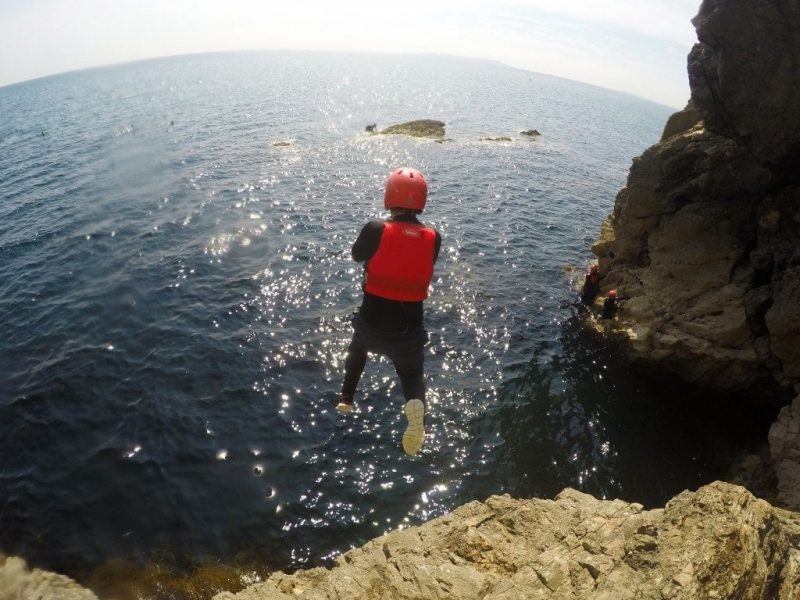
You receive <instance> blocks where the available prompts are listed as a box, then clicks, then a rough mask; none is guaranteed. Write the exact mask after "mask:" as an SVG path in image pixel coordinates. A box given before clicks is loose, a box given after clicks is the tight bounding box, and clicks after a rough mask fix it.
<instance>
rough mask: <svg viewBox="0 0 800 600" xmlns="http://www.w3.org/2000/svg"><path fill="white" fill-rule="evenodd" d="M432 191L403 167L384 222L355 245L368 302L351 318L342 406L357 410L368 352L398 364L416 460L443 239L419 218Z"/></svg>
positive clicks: (391, 184)
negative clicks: (432, 296)
mask: <svg viewBox="0 0 800 600" xmlns="http://www.w3.org/2000/svg"><path fill="white" fill-rule="evenodd" d="M427 199H428V184H427V182H426V181H425V176H424V175H423V174H422V173H421V172H420V171H418V170H416V169H412V168H408V167H402V168H399V169H395V170H394V171H392V172H391V173H390V174H389V178H388V179H387V181H386V189H385V192H384V196H383V205H384V208H385V209H386V210H388V211H390V216H389V218H388V219H386V220H385V221H370V222H369V223H367V224H366V225H365V226H364V227H363V229H362V230H361V233H359V235H358V238H357V239H356V241H355V243H354V244H353V249H352V256H353V260H355V261H358V262H363V263H364V283H363V291H364V296H363V300H362V303H361V306H360V307H359V309H358V312H357V313H356V315H355V316H354V317H353V338H352V340H351V342H350V345H349V347H348V348H347V356H346V358H345V374H344V382H343V384H342V393H341V396H340V397H339V400H338V403H337V405H336V408H337V410H339V411H341V412H350V411H351V410H352V409H353V405H354V402H353V396H354V394H355V391H356V387H357V385H358V381H359V379H360V378H361V374H362V372H363V371H364V366H365V365H366V362H367V353H368V352H372V353H375V354H383V355H385V356H387V357H388V358H389V360H391V361H392V364H393V365H394V368H395V370H396V371H397V375H398V376H399V377H400V383H401V385H402V388H403V396H404V397H405V401H406V404H405V415H406V419H407V420H408V426H407V428H406V431H405V433H404V434H403V450H405V452H406V454H412V455H413V454H416V453H417V452H419V451H420V450H421V449H422V446H423V444H424V442H425V424H424V418H425V382H424V370H423V366H424V356H425V354H424V346H425V344H426V342H427V341H428V334H427V332H426V331H425V327H424V326H423V306H422V304H423V301H424V300H425V299H426V298H427V297H428V286H429V285H430V282H431V278H432V277H433V266H434V264H435V263H436V259H437V258H438V256H439V249H440V248H441V245H442V238H441V235H440V234H439V232H437V231H436V230H435V229H433V228H431V227H427V226H426V225H424V224H423V223H421V222H420V221H419V219H418V218H417V217H418V215H419V214H420V213H422V211H423V210H424V209H425V204H426V202H427Z"/></svg>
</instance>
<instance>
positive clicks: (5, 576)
mask: <svg viewBox="0 0 800 600" xmlns="http://www.w3.org/2000/svg"><path fill="white" fill-rule="evenodd" d="M0 599H2V600H97V596H95V595H94V594H93V593H92V592H90V591H89V590H87V589H86V588H84V587H81V586H80V585H78V584H77V583H75V581H73V580H72V579H70V578H69V577H66V576H64V575H59V574H57V573H51V572H49V571H42V570H41V569H32V570H31V569H28V567H27V565H26V564H25V561H24V560H22V559H21V558H16V557H5V556H2V555H0Z"/></svg>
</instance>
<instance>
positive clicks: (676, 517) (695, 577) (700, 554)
mask: <svg viewBox="0 0 800 600" xmlns="http://www.w3.org/2000/svg"><path fill="white" fill-rule="evenodd" d="M799 595H800V515H798V514H796V513H790V512H788V511H782V510H780V509H775V508H773V507H772V506H770V505H769V504H768V503H767V502H765V501H763V500H757V499H756V498H754V497H753V496H752V495H751V494H750V493H748V492H747V491H746V490H745V489H744V488H741V487H738V486H734V485H730V484H725V483H721V482H716V483H713V484H710V485H707V486H705V487H703V488H700V489H699V490H698V491H696V492H683V493H681V494H679V495H678V496H676V497H675V498H673V499H672V500H671V501H670V502H669V503H668V504H667V505H666V507H665V508H663V509H655V510H644V509H643V507H642V506H641V505H639V504H635V503H627V502H622V501H621V500H613V501H608V500H597V499H595V498H593V497H592V496H589V495H587V494H583V493H581V492H577V491H575V490H572V489H566V490H564V491H563V492H561V494H559V495H558V496H557V497H556V499H555V500H538V499H531V500H514V499H512V498H510V497H509V496H492V497H490V498H489V499H488V500H486V502H485V503H484V502H470V503H468V504H466V505H464V506H461V507H460V508H458V509H456V510H455V511H453V512H452V513H450V514H448V515H445V516H442V517H439V518H437V519H433V520H432V521H430V522H428V523H426V524H424V525H422V526H420V527H411V528H408V529H404V530H400V531H394V532H392V533H389V534H388V535H385V536H382V537H380V538H377V539H375V540H372V541H371V542H368V543H367V544H365V545H364V546H362V547H361V548H357V549H354V550H351V551H349V552H347V553H345V554H344V555H342V556H340V557H339V558H338V559H337V561H336V566H334V567H333V568H332V569H330V570H328V569H323V568H315V569H309V570H304V571H297V572H295V573H293V574H292V575H286V574H284V573H274V574H273V575H271V576H270V577H269V578H268V579H267V580H266V581H265V582H263V583H259V584H255V585H253V586H251V587H249V588H247V589H246V590H244V591H242V592H239V593H238V594H232V593H229V592H225V593H222V594H218V595H217V596H216V597H215V600H289V599H292V600H334V599H336V600H347V599H353V600H356V599H362V598H387V599H388V598H391V599H396V600H412V599H418V598H425V599H429V600H436V599H448V600H450V599H452V598H458V599H460V600H483V599H486V600H488V599H493V600H500V599H523V598H524V599H534V598H542V599H545V598H547V599H586V598H609V599H610V598H615V599H616V598H620V599H624V598H630V599H634V598H675V599H686V600H689V599H694V598H752V599H754V600H755V599H760V598H775V599H779V600H790V599H794V598H798V597H800V596H799Z"/></svg>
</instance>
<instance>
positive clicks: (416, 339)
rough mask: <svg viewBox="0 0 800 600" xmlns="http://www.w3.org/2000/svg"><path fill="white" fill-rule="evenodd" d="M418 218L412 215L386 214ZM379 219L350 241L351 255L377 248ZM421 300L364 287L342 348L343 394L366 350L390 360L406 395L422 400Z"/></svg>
mask: <svg viewBox="0 0 800 600" xmlns="http://www.w3.org/2000/svg"><path fill="white" fill-rule="evenodd" d="M388 220H390V221H404V222H408V223H418V224H420V222H419V221H418V220H417V218H416V216H414V215H413V214H402V215H399V216H396V217H392V218H390V219H388ZM383 223H384V222H383V221H370V222H369V223H367V224H366V225H365V226H364V227H363V228H362V229H361V233H359V235H358V238H357V239H356V241H355V243H354V244H353V250H352V255H353V260H356V261H358V262H364V263H366V262H367V261H369V259H371V258H372V257H373V256H374V255H375V253H376V252H377V250H378V246H379V245H380V241H381V235H382V234H383ZM441 245H442V238H441V235H439V233H438V232H436V241H435V245H434V251H433V261H434V263H435V262H436V259H437V258H438V256H439V249H440V248H441ZM422 320H423V308H422V302H401V301H398V300H388V299H386V298H381V297H379V296H375V295H373V294H369V293H367V292H364V298H363V300H362V302H361V306H360V307H359V309H358V314H357V315H356V316H355V318H354V319H353V339H352V340H351V342H350V346H349V347H348V348H347V357H346V358H345V376H344V383H343V384H342V393H343V394H351V395H352V394H353V393H354V392H355V390H356V386H357V385H358V380H359V379H360V378H361V373H362V372H363V370H364V365H365V364H366V362H367V352H375V353H378V354H385V355H386V356H388V357H389V359H390V360H391V361H392V363H393V364H394V367H395V370H396V371H397V374H398V375H399V376H400V382H401V384H402V387H403V395H404V396H405V399H406V400H411V399H412V398H418V399H420V400H423V401H424V399H425V384H424V369H423V363H424V351H423V348H424V346H425V343H426V342H427V340H428V334H427V332H426V331H425V328H424V327H423V324H422Z"/></svg>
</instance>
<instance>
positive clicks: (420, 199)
mask: <svg viewBox="0 0 800 600" xmlns="http://www.w3.org/2000/svg"><path fill="white" fill-rule="evenodd" d="M427 199H428V184H427V183H426V182H425V175H423V174H422V173H420V172H419V171H417V170H416V169H411V168H409V167H401V168H400V169H395V170H394V171H392V172H391V173H390V174H389V179H387V180H386V191H385V192H384V194H383V207H384V208H385V209H386V210H389V209H390V208H409V209H411V210H419V211H422V210H423V209H424V208H425V202H426V200H427Z"/></svg>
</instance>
